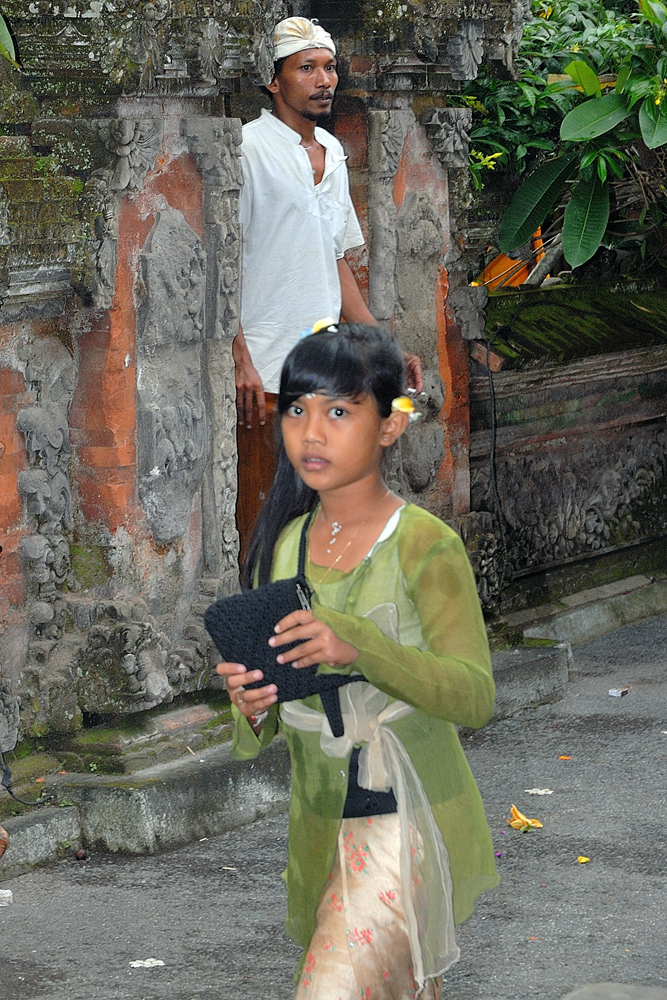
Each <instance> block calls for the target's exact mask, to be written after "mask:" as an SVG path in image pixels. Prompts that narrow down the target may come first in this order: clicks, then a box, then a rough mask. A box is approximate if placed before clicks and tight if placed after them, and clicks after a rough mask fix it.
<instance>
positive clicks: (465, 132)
mask: <svg viewBox="0 0 667 1000" xmlns="http://www.w3.org/2000/svg"><path fill="white" fill-rule="evenodd" d="M425 127H426V134H427V136H428V137H429V140H430V142H431V146H432V147H433V151H434V152H435V153H436V154H437V157H438V159H439V160H440V163H441V164H442V166H443V167H444V168H445V170H448V169H450V168H452V167H459V168H463V167H467V166H468V150H469V148H470V129H471V128H472V111H471V109H470V108H434V109H433V111H432V112H431V113H430V114H429V116H428V117H427V120H426V122H425Z"/></svg>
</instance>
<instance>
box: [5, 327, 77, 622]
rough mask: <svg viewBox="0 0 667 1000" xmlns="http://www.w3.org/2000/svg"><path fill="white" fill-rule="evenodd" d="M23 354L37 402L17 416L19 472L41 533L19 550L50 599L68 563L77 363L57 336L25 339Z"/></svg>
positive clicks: (43, 596) (41, 594)
mask: <svg viewBox="0 0 667 1000" xmlns="http://www.w3.org/2000/svg"><path fill="white" fill-rule="evenodd" d="M19 357H20V359H21V360H22V361H23V362H24V363H25V379H26V383H27V385H28V386H29V387H30V388H32V389H33V391H34V392H35V394H36V397H37V403H36V405H34V406H26V407H24V408H23V409H21V410H19V412H18V414H17V417H16V426H17V428H18V430H19V431H20V432H21V433H22V434H23V435H24V437H25V444H26V451H27V453H28V462H29V466H30V468H29V469H26V470H23V471H21V472H20V473H19V475H18V488H19V492H20V493H21V495H22V496H23V498H24V501H25V504H26V510H27V513H28V514H30V515H31V516H32V517H33V518H34V519H35V527H36V529H37V534H33V535H28V536H26V537H25V538H23V539H22V540H21V543H20V547H19V551H20V554H21V558H22V560H23V565H24V567H25V569H26V573H27V577H28V581H29V583H30V585H31V589H32V593H33V599H34V598H38V599H39V600H40V601H46V602H52V601H54V600H55V599H56V597H57V595H58V592H59V591H60V590H61V589H62V587H63V585H64V583H65V581H66V579H67V574H68V571H69V566H70V559H69V546H68V544H67V540H66V539H65V537H64V535H63V532H64V531H66V530H68V529H69V528H71V526H72V496H71V491H70V485H69V478H68V472H69V460H70V445H69V426H68V423H67V412H68V409H69V405H70V403H71V400H72V393H73V390H74V362H73V360H72V358H71V356H70V354H69V352H68V351H67V349H66V348H65V347H64V345H63V344H62V343H61V342H60V341H59V340H57V339H55V338H47V339H40V340H26V341H25V342H24V343H23V344H22V345H21V346H20V348H19ZM36 624H37V623H36Z"/></svg>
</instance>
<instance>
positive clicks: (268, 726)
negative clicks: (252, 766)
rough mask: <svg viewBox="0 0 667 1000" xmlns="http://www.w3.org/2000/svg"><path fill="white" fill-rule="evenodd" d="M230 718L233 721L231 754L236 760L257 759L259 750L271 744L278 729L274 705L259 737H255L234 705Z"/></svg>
mask: <svg viewBox="0 0 667 1000" xmlns="http://www.w3.org/2000/svg"><path fill="white" fill-rule="evenodd" d="M232 718H233V720H234V735H233V737H232V751H231V753H232V757H235V758H236V760H252V759H253V758H254V757H257V755H258V754H259V752H260V750H261V749H262V748H263V747H265V746H267V744H269V743H270V742H271V740H272V739H273V737H274V736H275V734H276V732H277V729H278V708H277V706H276V705H272V706H271V708H270V709H269V714H268V716H267V718H266V719H265V721H264V725H263V726H262V731H261V732H260V734H259V736H257V735H256V733H255V730H254V729H253V728H252V726H251V725H250V723H249V722H248V719H247V718H246V716H245V715H244V714H243V713H242V712H239V710H238V708H237V707H236V705H232Z"/></svg>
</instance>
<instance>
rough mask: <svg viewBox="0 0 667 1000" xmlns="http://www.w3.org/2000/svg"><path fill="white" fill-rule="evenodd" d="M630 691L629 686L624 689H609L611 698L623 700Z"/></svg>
mask: <svg viewBox="0 0 667 1000" xmlns="http://www.w3.org/2000/svg"><path fill="white" fill-rule="evenodd" d="M629 690H630V685H629V684H626V685H625V687H622V688H609V697H610V698H623V697H624V696H625V695H626V694H627V693H628V691H629Z"/></svg>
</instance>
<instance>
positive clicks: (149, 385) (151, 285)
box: [137, 209, 208, 541]
mask: <svg viewBox="0 0 667 1000" xmlns="http://www.w3.org/2000/svg"><path fill="white" fill-rule="evenodd" d="M205 265H206V255H205V253H204V250H203V248H202V246H201V242H200V240H199V236H198V235H197V233H196V232H195V231H194V230H193V229H191V228H190V226H189V225H188V224H187V222H186V221H185V218H184V216H183V214H182V213H181V212H180V211H178V210H175V209H167V210H165V211H163V212H159V213H158V214H157V219H156V222H155V225H154V226H153V229H152V230H151V233H150V234H149V236H148V239H147V241H146V245H145V246H144V249H143V250H142V252H141V271H142V287H141V293H142V295H143V297H142V300H141V302H140V305H139V310H138V317H137V366H138V373H137V383H138V402H139V406H138V413H137V425H138V429H137V443H138V464H139V477H140V478H139V483H140V485H139V495H140V498H141V502H142V506H143V508H144V511H145V513H146V516H147V518H148V520H149V522H150V525H151V528H152V530H153V533H154V535H155V537H156V538H157V539H158V540H160V541H170V540H172V539H174V538H177V537H180V536H181V535H183V534H184V532H185V530H186V528H187V525H188V521H189V518H190V513H191V506H192V498H193V496H194V494H195V492H196V490H197V488H198V487H199V484H200V482H201V478H202V475H203V473H204V466H205V462H206V455H207V445H208V428H207V419H206V412H205V407H204V402H203V399H202V391H201V345H200V341H201V340H202V336H203V324H204V282H205Z"/></svg>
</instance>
